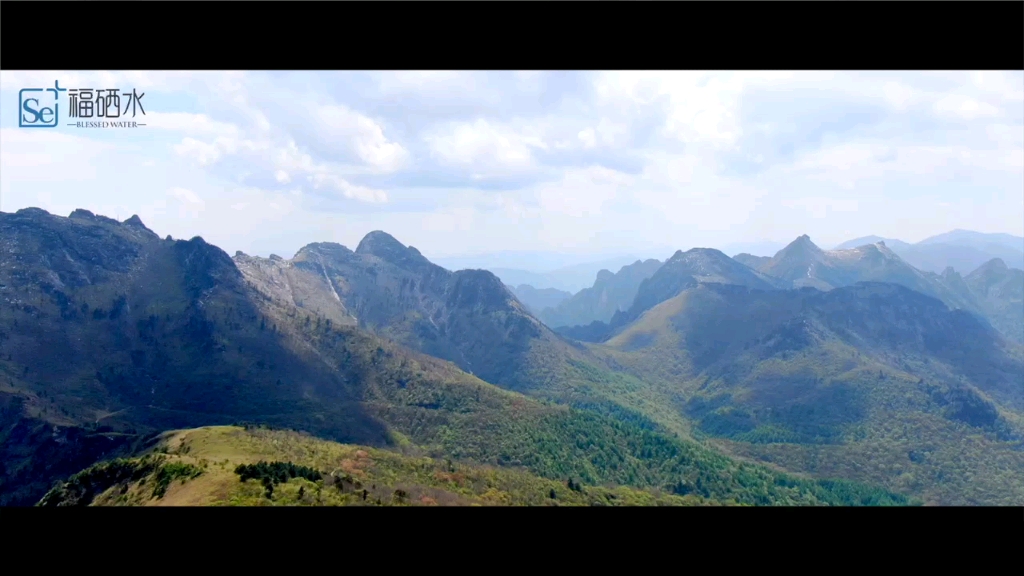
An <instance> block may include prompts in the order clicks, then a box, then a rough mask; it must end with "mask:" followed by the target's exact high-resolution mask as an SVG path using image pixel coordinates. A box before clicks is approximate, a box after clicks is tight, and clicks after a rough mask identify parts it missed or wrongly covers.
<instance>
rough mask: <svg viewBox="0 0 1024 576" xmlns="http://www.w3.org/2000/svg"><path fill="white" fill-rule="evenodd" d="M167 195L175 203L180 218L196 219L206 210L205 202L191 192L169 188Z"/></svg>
mask: <svg viewBox="0 0 1024 576" xmlns="http://www.w3.org/2000/svg"><path fill="white" fill-rule="evenodd" d="M167 195H168V196H170V197H171V198H173V199H174V200H175V201H177V203H178V207H179V210H180V215H181V216H182V217H188V218H196V217H198V216H199V214H200V213H202V212H203V210H204V209H205V208H206V202H203V199H202V198H200V197H199V196H197V195H196V193H195V192H193V191H191V190H187V189H185V188H171V189H170V190H168V191H167Z"/></svg>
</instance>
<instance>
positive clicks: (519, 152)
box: [425, 119, 544, 172]
mask: <svg viewBox="0 0 1024 576" xmlns="http://www.w3.org/2000/svg"><path fill="white" fill-rule="evenodd" d="M425 140H426V142H427V144H428V145H429V147H430V151H431V152H432V153H433V154H434V155H435V156H436V157H437V158H438V159H440V160H441V161H442V162H444V163H446V164H449V165H462V166H473V168H474V169H476V170H478V172H479V169H480V168H485V169H491V170H494V171H504V170H522V169H525V168H529V167H530V166H532V165H533V151H532V148H542V147H544V144H543V142H541V141H539V139H537V138H536V137H531V136H527V135H524V134H522V133H519V132H516V131H515V130H513V129H511V128H509V127H508V126H503V125H497V124H492V123H490V122H488V121H487V120H484V119H479V120H477V121H476V122H473V123H469V122H463V123H458V124H455V125H452V126H448V127H446V128H445V129H443V130H442V131H439V132H438V133H435V134H431V135H428V136H427V137H426V138H425Z"/></svg>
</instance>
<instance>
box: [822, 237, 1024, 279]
mask: <svg viewBox="0 0 1024 576" xmlns="http://www.w3.org/2000/svg"><path fill="white" fill-rule="evenodd" d="M880 241H884V242H885V245H886V246H888V247H889V249H890V250H892V251H893V252H895V253H896V254H898V255H899V256H900V258H902V259H903V260H905V261H906V262H907V263H908V264H910V265H911V266H913V267H915V268H917V269H919V270H923V271H926V272H935V273H941V272H942V271H943V270H945V269H946V268H947V267H950V266H952V267H953V269H955V270H956V271H957V272H960V273H962V274H967V273H969V272H970V271H972V270H974V269H975V268H977V267H978V266H981V265H982V264H984V263H985V262H988V261H989V260H992V259H993V258H999V259H1000V260H1003V261H1004V262H1006V263H1007V264H1008V265H1009V266H1011V267H1014V268H1024V238H1022V237H1019V236H1011V235H1010V234H986V233H982V232H971V231H969V230H954V231H952V232H947V233H945V234H939V235H937V236H932V237H931V238H927V239H925V240H922V241H921V242H918V243H917V244H908V243H907V242H903V241H900V240H894V239H890V238H880V237H878V236H865V237H864V238H857V239H855V240H849V241H847V242H843V243H842V244H840V245H838V246H836V247H835V250H844V249H850V248H857V247H860V246H863V245H866V244H875V243H877V242H880Z"/></svg>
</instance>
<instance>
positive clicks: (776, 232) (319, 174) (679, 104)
mask: <svg viewBox="0 0 1024 576" xmlns="http://www.w3.org/2000/svg"><path fill="white" fill-rule="evenodd" d="M54 80H59V81H60V85H61V87H63V88H119V89H121V90H122V91H129V92H130V91H131V90H132V89H133V88H134V89H135V90H137V91H138V92H140V93H145V96H144V98H143V101H142V102H143V104H144V107H145V110H146V114H145V117H144V118H145V122H146V123H147V126H146V127H144V128H138V129H134V130H124V129H122V130H111V129H106V130H104V129H86V128H75V127H68V126H63V125H62V126H59V127H57V128H54V129H25V128H18V114H17V111H16V110H17V108H18V91H19V90H21V89H22V88H31V87H44V88H45V87H50V86H52V85H53V82H54ZM66 102H67V100H66V98H65V99H63V100H62V101H61V103H62V105H65V104H66ZM65 114H66V112H65ZM137 120H138V118H137ZM27 206H38V207H41V208H44V209H46V210H49V211H51V212H54V213H57V214H61V215H67V214H69V213H70V212H71V211H72V210H74V209H75V208H86V209H89V210H92V211H94V212H96V213H101V214H104V215H108V216H111V217H119V218H121V219H122V220H123V219H125V218H127V217H129V216H131V215H132V214H138V215H139V216H140V217H141V218H142V220H143V222H145V223H146V224H147V225H148V226H149V227H150V228H152V229H153V230H154V231H156V232H157V233H158V234H160V235H161V236H164V235H167V234H170V235H172V236H174V237H176V238H189V237H192V236H195V235H201V236H203V237H204V238H205V239H206V240H208V241H210V242H213V243H215V244H217V245H219V246H221V247H222V248H224V249H225V250H227V251H228V252H229V253H233V252H234V251H235V250H242V251H244V252H247V253H251V254H263V255H266V254H269V253H271V252H274V253H278V254H280V255H282V256H291V255H292V254H294V252H295V251H296V250H297V249H298V248H300V247H301V246H303V245H305V244H307V243H310V242H316V241H335V242H341V243H342V244H345V245H347V246H349V247H354V246H355V245H356V244H357V243H358V241H359V239H360V238H361V237H362V236H363V235H364V234H366V233H367V232H369V231H371V230H376V229H380V230H385V231H387V232H389V233H391V234H393V235H394V236H395V237H397V238H398V239H399V240H401V241H402V242H404V243H406V244H411V245H414V246H416V247H417V248H418V249H420V250H421V251H422V252H423V253H424V254H425V255H427V256H428V257H445V256H457V255H468V254H477V253H486V252H499V251H519V252H523V251H546V252H558V253H562V254H575V255H577V256H578V257H580V258H585V257H589V256H591V255H593V256H595V257H597V256H599V255H612V254H623V253H631V254H637V255H639V256H653V257H666V256H668V255H670V254H671V252H672V251H674V250H675V249H677V248H682V249H686V248H689V247H693V246H712V247H719V248H727V247H728V246H730V245H736V244H739V243H754V242H762V241H774V242H788V241H789V240H792V239H793V238H795V237H797V236H799V235H801V234H809V235H810V236H811V238H812V240H814V241H815V242H817V243H818V244H820V245H822V246H825V247H829V246H832V245H834V244H837V243H839V242H841V241H844V240H848V239H851V238H854V237H858V236H866V235H869V234H877V235H879V236H883V237H896V238H901V239H903V240H906V241H911V242H913V241H917V240H920V239H923V238H925V237H927V236H930V235H934V234H938V233H941V232H945V231H948V230H951V229H954V228H965V229H972V230H979V231H983V232H1008V233H1011V234H1016V235H1024V74H1022V73H1021V72H1008V73H1003V72H950V73H940V72H914V73H895V72H886V73H870V72H857V73H854V72H794V73H789V72H723V73H714V72H579V73H578V72H388V73H370V72H355V73H349V72H324V73H314V72H95V73H86V72H9V71H3V72H0V210H3V211H5V212H11V211H14V210H17V209H20V208H24V207H27Z"/></svg>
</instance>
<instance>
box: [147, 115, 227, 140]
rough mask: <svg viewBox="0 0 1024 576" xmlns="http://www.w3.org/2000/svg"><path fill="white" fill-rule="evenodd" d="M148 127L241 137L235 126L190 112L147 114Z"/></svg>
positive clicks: (205, 134) (201, 134) (188, 132)
mask: <svg viewBox="0 0 1024 576" xmlns="http://www.w3.org/2000/svg"><path fill="white" fill-rule="evenodd" d="M146 125H147V126H148V127H152V128H158V129H163V130H172V131H175V132H184V133H186V134H192V135H199V136H222V137H230V138H236V137H238V135H239V130H238V127H237V126H235V125H234V124H229V123H227V122H218V121H216V120H213V119H211V118H210V117H209V116H207V115H206V114H191V113H188V112H147V113H146Z"/></svg>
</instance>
